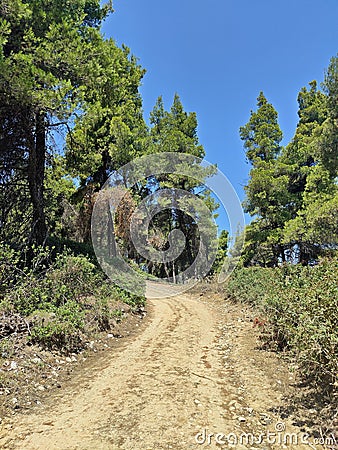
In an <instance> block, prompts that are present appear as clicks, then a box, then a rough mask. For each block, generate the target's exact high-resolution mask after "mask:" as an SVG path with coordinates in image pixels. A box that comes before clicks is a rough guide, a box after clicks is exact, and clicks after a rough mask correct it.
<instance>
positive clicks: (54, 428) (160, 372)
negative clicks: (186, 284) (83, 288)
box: [0, 295, 310, 450]
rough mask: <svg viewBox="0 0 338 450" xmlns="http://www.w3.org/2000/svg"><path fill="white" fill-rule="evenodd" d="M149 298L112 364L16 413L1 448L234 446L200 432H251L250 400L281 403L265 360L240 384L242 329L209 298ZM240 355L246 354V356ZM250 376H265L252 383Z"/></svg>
mask: <svg viewBox="0 0 338 450" xmlns="http://www.w3.org/2000/svg"><path fill="white" fill-rule="evenodd" d="M149 303H150V307H151V310H152V313H151V318H150V320H149V324H148V326H147V327H146V328H145V329H144V330H143V331H142V332H141V333H139V334H138V335H137V336H136V337H135V338H134V339H133V340H132V341H131V342H128V345H125V346H124V347H123V348H121V349H120V350H119V351H116V352H110V353H109V361H106V364H105V367H103V368H101V369H100V370H98V369H97V368H96V369H93V371H92V372H91V373H90V374H88V373H86V372H84V373H83V374H82V375H81V376H80V377H79V380H78V384H77V385H75V386H69V387H68V389H66V393H64V394H62V396H60V395H59V396H56V395H55V396H54V399H52V400H53V401H49V402H48V405H49V406H48V408H46V407H45V408H42V409H41V411H38V412H36V413H34V414H31V415H26V416H25V415H22V416H20V415H19V416H17V418H16V424H15V425H14V427H13V429H12V430H9V431H8V434H7V436H5V437H4V438H3V439H0V448H8V449H20V450H21V449H36V450H37V449H43V450H52V449H63V450H66V449H69V450H70V449H71V450H75V449H81V450H84V449H88V450H99V449H102V450H110V449H111V450H124V449H130V450H159V449H175V450H186V449H202V448H205V449H206V448H208V449H216V448H217V449H219V448H229V447H228V446H227V445H223V446H220V445H216V443H215V439H214V437H213V438H212V439H210V443H208V442H204V445H202V442H203V439H204V438H203V436H201V435H200V436H199V437H198V441H199V442H201V443H198V442H197V441H196V435H197V434H198V433H200V432H202V431H203V430H205V429H207V430H211V432H214V433H223V434H225V435H227V434H229V433H235V434H237V435H238V436H239V435H240V434H241V433H242V432H245V431H248V430H249V428H248V423H249V422H250V421H249V420H246V421H245V422H244V420H243V421H242V420H241V418H240V417H239V411H240V409H241V407H242V406H243V405H244V406H245V405H247V404H248V402H249V401H251V402H252V404H251V406H252V408H251V410H250V408H249V409H248V411H249V412H247V413H246V414H247V416H248V415H252V416H253V417H254V414H253V410H256V409H257V410H258V409H259V408H261V409H262V410H263V409H264V408H267V407H268V406H269V405H270V403H272V404H273V403H274V402H276V401H277V400H278V399H277V398H276V393H275V392H274V391H273V388H272V387H271V385H270V384H269V385H268V388H267V389H270V394H271V395H269V392H268V393H267V392H266V390H265V391H264V385H265V381H266V380H264V376H265V375H262V374H261V373H260V372H259V373H258V372H257V371H259V370H260V369H259V367H257V368H256V369H254V368H252V371H253V372H252V373H251V369H250V373H249V374H248V376H247V377H246V381H247V383H248V384H249V386H244V388H243V387H241V386H242V384H241V383H242V382H243V380H240V377H241V376H242V375H241V372H243V370H244V375H245V367H244V366H243V364H244V365H245V364H246V361H240V359H241V357H240V355H236V351H235V353H231V352H232V350H231V348H232V344H233V342H235V341H236V340H235V341H233V339H234V335H232V336H230V335H228V336H227V337H225V338H224V327H222V323H223V324H224V322H222V323H221V321H220V320H219V315H218V313H217V310H215V309H214V308H213V307H211V306H210V305H209V304H208V303H206V302H203V301H201V300H200V299H199V298H193V297H192V296H188V295H180V296H177V297H172V298H164V299H158V300H152V301H150V302H149ZM223 319H224V317H223ZM236 320H237V319H236ZM235 325H236V324H235ZM235 325H234V326H235ZM235 331H236V330H235ZM228 333H229V329H228ZM222 336H223V337H222ZM237 336H238V335H237ZM236 339H237V340H238V338H236ZM229 355H230V359H229ZM231 358H234V359H236V358H237V363H236V362H235V363H234V364H233V361H232V360H231ZM244 359H245V357H244ZM258 366H259V364H258ZM227 367H228V368H227ZM255 370H256V372H257V373H256V375H255V373H254V371H255ZM251 375H252V377H253V380H256V382H254V381H253V382H252V383H251V382H250V381H249V380H250V377H251ZM266 376H268V375H266ZM261 377H263V378H261ZM257 380H259V381H257ZM241 389H242V390H241ZM245 390H246V391H247V392H246V393H245ZM257 390H261V392H260V393H259V392H257ZM245 395H246V396H247V398H245ZM266 396H267V397H268V399H269V401H268V400H266V405H265V404H264V402H265V400H264V401H263V404H262V401H259V402H258V403H257V398H259V397H261V398H264V399H266ZM273 397H275V398H273ZM269 402H270V403H269ZM244 406H243V407H244ZM236 408H237V409H236ZM241 411H242V412H243V411H244V410H243V409H242V410H241ZM257 417H258V415H257ZM243 419H245V417H244V418H243ZM250 420H251V419H250ZM252 420H256V419H252ZM276 420H277V419H276ZM242 422H243V423H242ZM251 422H252V421H251ZM251 422H250V423H251ZM254 426H255V433H257V435H258V433H259V431H261V430H262V426H261V425H259V423H258V422H257V425H254ZM250 431H251V432H252V429H251V430H250ZM291 431H293V430H291V429H289V428H288V432H291ZM220 439H222V438H220ZM233 448H238V449H241V448H251V449H254V448H262V449H263V448H265V449H267V448H283V447H281V446H279V445H277V446H272V445H269V444H267V443H266V442H265V443H259V442H257V444H255V445H252V443H251V444H247V445H246V444H245V443H237V445H235V447H233ZM285 448H307V449H309V448H310V447H309V446H302V445H300V444H298V445H296V446H288V447H285Z"/></svg>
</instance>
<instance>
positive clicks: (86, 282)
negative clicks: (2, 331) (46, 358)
mask: <svg viewBox="0 0 338 450" xmlns="http://www.w3.org/2000/svg"><path fill="white" fill-rule="evenodd" d="M53 251H54V249H50V250H48V249H43V248H35V249H34V255H33V259H32V261H33V265H32V266H30V267H28V266H27V265H25V264H24V260H23V259H22V258H23V257H22V254H20V253H18V252H16V251H14V250H12V249H10V248H9V247H7V246H3V247H1V252H0V277H1V281H2V282H3V283H2V285H1V286H2V291H1V292H0V296H1V297H0V311H2V312H6V313H8V314H19V315H20V316H22V317H25V318H26V320H27V323H30V324H31V333H30V337H29V339H30V341H31V342H33V343H39V344H40V345H42V346H44V347H47V348H50V349H53V348H54V349H55V348H57V349H59V350H61V351H64V352H71V351H77V350H80V349H81V348H83V346H84V342H85V340H86V335H88V333H90V332H95V331H102V330H106V329H109V328H110V327H111V320H112V319H113V318H114V317H116V311H118V310H119V308H120V307H119V306H118V305H119V304H121V303H125V304H128V305H130V307H131V309H132V310H133V309H135V310H137V309H138V308H139V307H140V306H144V303H145V298H144V296H143V295H139V296H137V295H135V294H133V295H132V294H128V293H127V292H125V291H123V290H122V289H120V288H119V287H118V286H115V285H113V284H112V283H110V282H109V280H107V279H106V278H105V276H104V275H103V273H102V272H101V271H100V270H99V269H98V267H97V266H96V265H95V264H94V263H93V262H92V261H90V260H89V259H88V258H87V257H85V256H83V255H80V254H79V255H76V256H75V255H73V254H72V253H71V252H70V251H69V250H65V251H63V252H62V253H58V254H57V255H56V256H55V257H54V258H53ZM21 264H24V267H23V269H20V265H21Z"/></svg>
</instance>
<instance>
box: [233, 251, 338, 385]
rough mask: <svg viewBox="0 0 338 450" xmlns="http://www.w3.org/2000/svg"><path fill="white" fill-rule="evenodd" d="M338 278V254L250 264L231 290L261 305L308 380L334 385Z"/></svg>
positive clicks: (276, 338)
mask: <svg viewBox="0 0 338 450" xmlns="http://www.w3.org/2000/svg"><path fill="white" fill-rule="evenodd" d="M337 279H338V258H335V259H333V260H323V261H321V262H320V264H319V265H317V266H314V267H312V266H307V267H301V266H292V265H285V266H283V267H281V268H271V269H269V268H258V267H249V268H244V269H239V270H236V271H235V272H234V273H233V275H232V276H231V278H230V280H229V282H228V284H227V285H226V287H225V291H226V293H227V295H228V296H229V297H231V298H233V299H235V300H238V301H242V302H246V303H250V304H253V305H254V306H255V307H256V308H258V309H259V310H261V312H262V315H263V316H264V317H265V318H266V320H267V327H268V329H269V331H270V334H269V335H268V336H269V339H270V343H271V344H272V345H277V347H278V348H279V349H286V350H289V351H290V352H291V353H292V354H293V355H294V356H295V357H296V358H297V362H298V364H299V366H300V371H301V374H302V375H303V376H304V377H305V378H306V379H307V380H309V381H311V382H314V383H315V384H317V385H318V386H319V387H321V388H322V389H324V390H328V391H332V390H333V389H334V383H337V381H338V378H337V373H338V372H337V369H338V329H337V323H336V321H337V319H336V318H337V308H338V285H337Z"/></svg>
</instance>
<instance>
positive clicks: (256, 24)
mask: <svg viewBox="0 0 338 450" xmlns="http://www.w3.org/2000/svg"><path fill="white" fill-rule="evenodd" d="M114 9H115V12H114V14H112V15H111V16H110V17H109V18H108V19H107V21H106V22H105V24H104V26H103V32H104V33H105V35H106V37H112V38H114V39H115V41H116V42H117V44H119V45H121V44H122V43H124V44H126V45H127V46H128V47H130V49H131V51H132V53H133V54H134V55H135V56H136V57H138V58H139V62H140V64H141V65H142V67H144V68H145V69H146V70H147V73H146V75H145V77H144V80H143V86H142V88H141V93H142V97H143V102H144V112H145V117H146V119H147V118H148V117H149V112H150V111H151V110H152V108H153V106H154V104H155V101H156V99H157V97H158V96H159V95H162V96H163V99H164V102H165V106H166V109H169V108H170V106H171V103H172V99H173V96H174V94H175V92H177V93H178V94H179V95H180V97H181V100H182V103H183V106H184V108H185V110H186V111H195V112H196V113H197V118H198V123H199V127H198V135H199V138H200V141H201V143H202V144H203V145H204V148H205V150H206V159H207V160H208V161H209V162H212V163H217V164H218V167H219V169H220V170H221V171H222V172H223V173H224V174H225V175H226V176H227V177H228V179H229V180H230V182H231V183H232V184H233V186H234V188H235V189H236V191H237V193H238V195H239V197H240V199H241V200H243V199H244V191H243V186H244V185H245V184H246V182H247V180H248V172H249V170H250V166H249V165H248V164H247V163H246V161H245V154H244V150H243V145H242V141H241V140H240V139H239V134H238V130H239V127H240V126H241V125H244V124H245V123H246V122H247V121H248V119H249V116H250V110H252V109H255V107H256V98H257V96H258V94H259V92H260V91H261V90H262V91H264V93H265V95H266V97H267V98H268V100H269V101H270V102H271V103H272V104H273V105H274V107H275V108H276V109H277V111H278V113H279V123H280V126H281V128H282V130H283V133H284V141H283V143H287V142H288V141H289V140H290V139H291V138H292V136H293V133H294V130H295V126H296V124H297V94H298V92H299V90H300V89H301V88H302V87H303V86H306V85H307V84H308V82H310V81H311V80H314V79H316V80H318V81H319V82H321V81H323V78H324V71H325V68H327V66H328V64H329V61H330V58H331V57H332V56H335V55H336V54H337V52H338V0H322V1H321V2H320V1H318V0H316V1H315V0H283V1H282V0H279V1H276V0H275V1H273V0H255V1H253V0H237V1H236V0H209V1H203V2H202V1H201V0H194V1H193V0H171V1H170V2H169V1H166V0H162V1H159V0H144V1H140V0H115V1H114Z"/></svg>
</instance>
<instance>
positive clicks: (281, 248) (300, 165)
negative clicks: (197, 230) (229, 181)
mask: <svg viewBox="0 0 338 450" xmlns="http://www.w3.org/2000/svg"><path fill="white" fill-rule="evenodd" d="M337 67H338V66H337V58H333V59H332V61H331V64H330V66H329V69H328V71H327V73H326V77H325V81H324V83H323V87H324V92H322V91H320V90H318V88H317V82H316V81H312V82H310V83H309V88H305V87H304V88H302V89H301V91H300V93H299V95H298V104H299V111H298V116H299V122H298V125H297V128H296V132H295V136H294V138H293V139H292V141H291V142H290V143H289V144H288V145H287V146H286V147H285V148H280V147H278V144H279V139H280V138H281V133H280V130H279V127H278V124H277V121H276V119H277V113H276V112H275V111H274V110H273V107H272V106H271V105H269V104H268V103H267V101H266V99H265V97H264V96H263V94H260V97H259V98H258V109H257V112H255V113H251V117H250V120H249V122H248V123H247V124H246V125H245V126H244V127H241V129H240V135H241V138H242V139H243V140H244V147H245V148H246V149H247V157H248V160H249V161H250V162H251V163H252V165H253V168H252V170H251V172H250V179H249V182H248V184H247V186H246V187H245V190H246V196H247V198H246V201H245V203H244V206H245V208H246V211H247V212H249V213H250V214H251V215H252V216H254V217H255V219H254V220H253V222H252V223H251V224H250V225H249V226H248V230H247V234H246V235H247V241H246V245H245V253H244V257H243V260H244V262H245V264H246V265H249V264H259V265H263V266H277V265H278V264H279V263H280V262H285V261H292V262H301V263H302V264H303V265H306V264H308V263H309V262H310V261H314V260H316V259H317V258H318V257H319V256H323V255H328V254H331V253H333V252H334V249H336V244H337V238H338V227H337V223H338V222H337V176H338V165H337V161H338V158H337V154H338V153H337V151H338V128H337V107H336V97H337V90H338V88H337V83H338V74H337Z"/></svg>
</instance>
